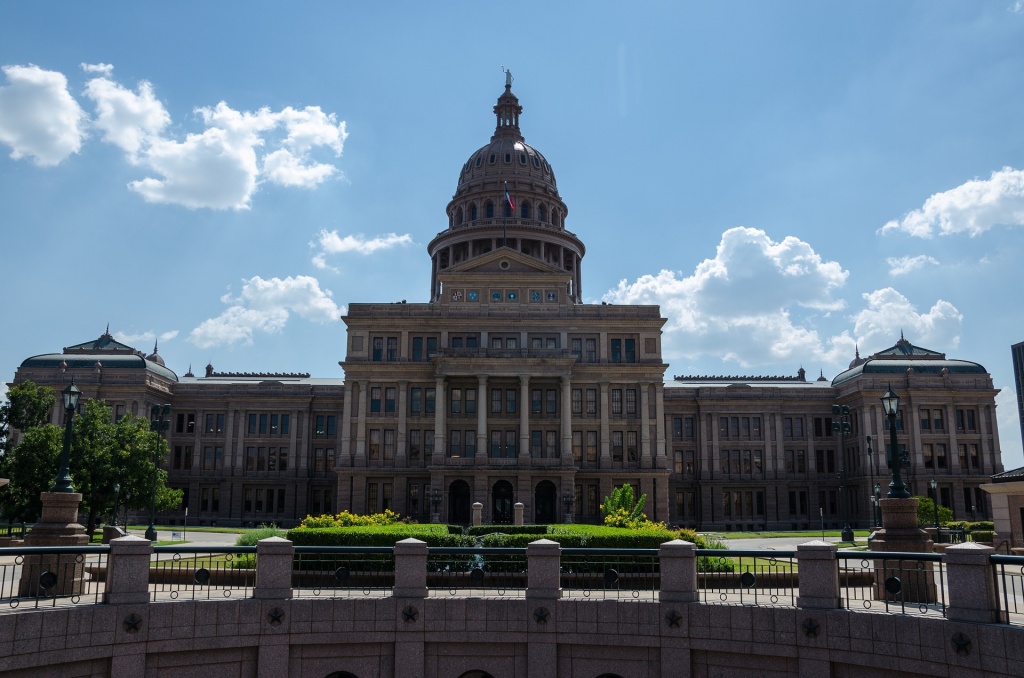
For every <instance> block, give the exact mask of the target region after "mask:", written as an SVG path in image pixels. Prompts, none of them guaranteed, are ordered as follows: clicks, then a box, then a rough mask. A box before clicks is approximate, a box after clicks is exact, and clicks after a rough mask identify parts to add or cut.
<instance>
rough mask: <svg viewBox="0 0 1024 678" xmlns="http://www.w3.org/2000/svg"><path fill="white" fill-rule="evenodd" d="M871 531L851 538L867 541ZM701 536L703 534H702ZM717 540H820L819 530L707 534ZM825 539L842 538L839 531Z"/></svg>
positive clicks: (857, 532) (854, 533)
mask: <svg viewBox="0 0 1024 678" xmlns="http://www.w3.org/2000/svg"><path fill="white" fill-rule="evenodd" d="M871 532H872V530H854V531H853V536H854V537H859V538H861V539H867V538H868V536H869V535H870V534H871ZM701 534H704V533H703V532H702V533H701ZM709 534H711V535H713V536H715V537H717V538H719V539H725V540H729V539H758V538H773V537H807V538H808V539H814V538H815V537H817V538H819V539H820V538H821V535H822V532H821V530H804V531H799V532H714V533H709ZM824 534H825V536H826V537H839V536H842V533H841V532H840V530H825V533H824Z"/></svg>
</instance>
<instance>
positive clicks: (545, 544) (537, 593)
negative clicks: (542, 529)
mask: <svg viewBox="0 0 1024 678" xmlns="http://www.w3.org/2000/svg"><path fill="white" fill-rule="evenodd" d="M561 559H562V547H561V546H560V545H559V543H558V542H557V541H551V540H550V539H538V540H537V541H531V542H530V543H529V545H527V547H526V560H527V580H526V597H527V598H528V599H531V598H533V599H545V600H558V599H559V598H561V597H562V580H561Z"/></svg>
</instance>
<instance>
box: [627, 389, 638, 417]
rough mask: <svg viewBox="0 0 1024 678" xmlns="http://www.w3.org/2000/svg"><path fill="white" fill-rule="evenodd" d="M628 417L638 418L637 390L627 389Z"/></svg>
mask: <svg viewBox="0 0 1024 678" xmlns="http://www.w3.org/2000/svg"><path fill="white" fill-rule="evenodd" d="M626 416H627V417H635V416H636V389H635V388H627V389H626Z"/></svg>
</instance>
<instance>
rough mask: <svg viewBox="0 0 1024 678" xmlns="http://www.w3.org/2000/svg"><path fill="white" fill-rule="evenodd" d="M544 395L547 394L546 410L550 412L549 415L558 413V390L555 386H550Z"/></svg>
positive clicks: (547, 412)
mask: <svg viewBox="0 0 1024 678" xmlns="http://www.w3.org/2000/svg"><path fill="white" fill-rule="evenodd" d="M544 395H545V403H544V412H545V413H546V414H548V415H554V414H557V413H558V391H557V390H555V389H553V388H549V389H548V390H547V391H546V392H545V394H544Z"/></svg>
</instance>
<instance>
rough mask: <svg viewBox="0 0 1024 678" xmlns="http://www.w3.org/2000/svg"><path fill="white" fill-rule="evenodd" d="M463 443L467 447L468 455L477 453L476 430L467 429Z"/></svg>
mask: <svg viewBox="0 0 1024 678" xmlns="http://www.w3.org/2000/svg"><path fill="white" fill-rule="evenodd" d="M462 443H463V445H464V446H465V448H466V456H467V457H472V456H475V455H476V431H466V434H465V436H464V437H463V439H462Z"/></svg>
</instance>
